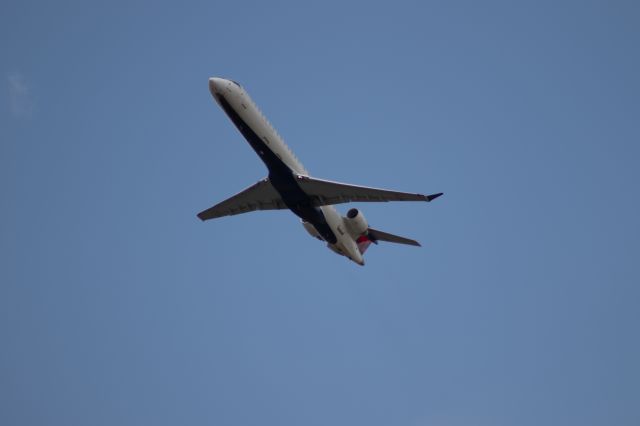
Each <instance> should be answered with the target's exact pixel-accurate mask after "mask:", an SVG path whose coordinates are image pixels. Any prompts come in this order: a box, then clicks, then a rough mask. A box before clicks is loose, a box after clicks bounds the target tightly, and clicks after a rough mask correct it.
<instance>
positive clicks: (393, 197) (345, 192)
mask: <svg viewBox="0 0 640 426" xmlns="http://www.w3.org/2000/svg"><path fill="white" fill-rule="evenodd" d="M297 181H298V185H299V186H300V188H301V189H302V190H303V191H304V192H305V193H306V194H307V195H308V196H309V197H311V199H312V200H313V203H314V205H315V206H326V205H331V204H341V203H349V202H354V201H355V202H367V201H370V202H376V201H378V202H379V201H384V202H386V201H431V200H433V199H435V198H437V197H439V196H440V195H442V193H439V194H433V195H429V196H426V195H423V194H414V193H410V192H399V191H390V190H388V189H380V188H370V187H367V186H359V185H350V184H347V183H340V182H333V181H330V180H323V179H317V178H312V177H310V176H304V175H298V176H297Z"/></svg>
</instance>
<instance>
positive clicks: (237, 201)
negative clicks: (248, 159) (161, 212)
mask: <svg viewBox="0 0 640 426" xmlns="http://www.w3.org/2000/svg"><path fill="white" fill-rule="evenodd" d="M286 208H287V206H286V205H285V204H284V202H283V201H282V198H281V197H280V194H278V192H277V191H276V190H275V188H274V187H273V185H271V182H270V181H269V179H268V178H265V179H262V180H261V181H259V182H257V183H255V184H254V185H251V186H250V187H248V188H247V189H245V190H243V191H240V192H239V193H237V194H236V195H234V196H232V197H229V198H227V199H226V200H224V201H222V202H220V203H218V204H216V205H215V206H213V207H210V208H208V209H206V210H204V211H201V212H200V213H198V218H200V220H203V221H204V220H209V219H215V218H219V217H223V216H233V215H237V214H242V213H247V212H252V211H255V210H279V209H286Z"/></svg>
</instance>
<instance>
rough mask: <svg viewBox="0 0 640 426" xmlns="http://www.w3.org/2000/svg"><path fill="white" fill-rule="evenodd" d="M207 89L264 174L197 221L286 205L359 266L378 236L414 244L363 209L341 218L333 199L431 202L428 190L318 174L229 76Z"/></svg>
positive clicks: (309, 228) (317, 235)
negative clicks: (377, 225)
mask: <svg viewBox="0 0 640 426" xmlns="http://www.w3.org/2000/svg"><path fill="white" fill-rule="evenodd" d="M209 91H210V92H211V95H212V96H213V98H214V99H215V101H216V102H217V103H218V105H220V107H221V108H222V109H223V110H224V112H225V113H226V114H227V116H229V118H230V119H231V121H232V122H233V124H234V125H235V126H236V127H237V128H238V130H239V131H240V133H241V134H242V136H244V138H245V139H246V140H247V142H249V145H251V148H253V150H254V151H255V152H256V154H258V156H259V157H260V159H261V160H262V161H263V162H264V164H265V165H266V166H267V169H268V172H269V173H268V175H267V177H265V178H264V179H262V180H261V181H259V182H257V183H255V184H254V185H251V186H250V187H248V188H247V189H245V190H243V191H241V192H239V193H238V194H236V195H234V196H232V197H230V198H228V199H226V200H224V201H222V202H220V203H218V204H216V205H215V206H213V207H211V208H209V209H207V210H204V211H202V212H200V213H198V217H199V218H200V219H201V220H203V221H204V220H208V219H214V218H219V217H223V216H232V215H237V214H241V213H247V212H251V211H255V210H277V209H289V210H291V211H292V212H293V213H294V214H295V215H296V216H298V217H299V218H300V219H301V221H302V226H304V229H306V230H307V232H308V233H309V234H310V235H311V236H312V237H315V238H317V239H318V240H320V241H323V242H325V243H327V247H328V248H329V249H331V250H332V251H334V252H335V253H337V254H339V255H342V256H346V257H347V258H349V259H350V260H352V261H353V262H355V263H357V264H359V265H364V259H363V254H364V252H365V251H366V250H367V248H368V247H369V245H371V243H374V244H377V243H378V241H387V242H391V243H398V244H408V245H412V246H419V245H420V244H419V243H418V242H417V241H415V240H412V239H409V238H404V237H400V236H397V235H393V234H389V233H387V232H382V231H379V230H377V229H374V228H371V227H369V224H368V223H367V220H366V219H365V218H364V215H363V214H362V212H361V211H360V210H358V209H355V208H352V209H350V210H349V211H348V212H347V215H346V216H345V217H343V216H341V215H340V213H338V211H337V210H336V209H335V207H333V205H334V204H341V203H348V202H353V201H356V202H363V201H364V202H369V201H427V202H429V201H433V200H434V199H436V198H438V197H439V196H441V195H442V193H441V192H440V193H437V194H432V195H422V194H413V193H407V192H398V191H389V190H386V189H378V188H370V187H366V186H358V185H350V184H345V183H339V182H332V181H329V180H324V179H318V178H315V177H312V176H310V175H309V172H308V171H307V170H306V169H305V168H304V166H303V165H302V163H300V161H299V160H298V159H297V158H296V157H295V156H294V155H293V153H292V152H291V150H290V149H289V147H287V145H285V143H284V141H283V140H282V138H281V137H280V135H278V133H277V132H276V130H275V129H274V128H273V126H272V125H271V124H270V123H269V121H267V119H266V118H265V116H264V115H263V114H262V112H260V110H259V109H258V107H257V106H256V104H255V103H254V102H253V101H252V100H251V98H250V97H249V95H248V94H247V92H246V91H245V90H244V89H243V88H242V86H240V85H239V84H238V83H236V82H235V81H233V80H226V79H223V78H211V79H209Z"/></svg>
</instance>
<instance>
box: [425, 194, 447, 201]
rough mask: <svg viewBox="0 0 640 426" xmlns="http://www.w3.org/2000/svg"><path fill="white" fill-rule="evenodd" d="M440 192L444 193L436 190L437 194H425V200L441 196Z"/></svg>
mask: <svg viewBox="0 0 640 426" xmlns="http://www.w3.org/2000/svg"><path fill="white" fill-rule="evenodd" d="M442 194H444V192H438V193H437V194H431V195H427V201H433V200H435V199H436V198H438V197H439V196H441V195H442Z"/></svg>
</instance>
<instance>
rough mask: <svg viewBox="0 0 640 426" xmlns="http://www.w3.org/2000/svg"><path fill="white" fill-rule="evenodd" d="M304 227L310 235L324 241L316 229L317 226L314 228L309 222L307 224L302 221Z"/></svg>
mask: <svg viewBox="0 0 640 426" xmlns="http://www.w3.org/2000/svg"><path fill="white" fill-rule="evenodd" d="M302 226H304V229H306V230H307V232H308V233H309V235H311V236H312V237H314V238H317V239H319V240H320V241H324V238H322V235H320V233H319V232H318V230H317V229H316V227H315V226H313V225H312V224H310V223H309V222H305V221H304V220H303V221H302Z"/></svg>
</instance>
